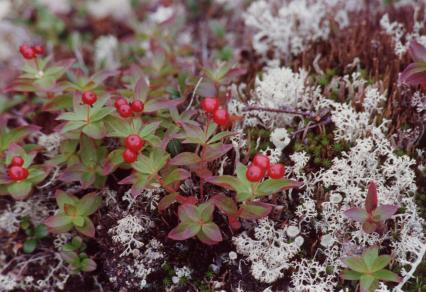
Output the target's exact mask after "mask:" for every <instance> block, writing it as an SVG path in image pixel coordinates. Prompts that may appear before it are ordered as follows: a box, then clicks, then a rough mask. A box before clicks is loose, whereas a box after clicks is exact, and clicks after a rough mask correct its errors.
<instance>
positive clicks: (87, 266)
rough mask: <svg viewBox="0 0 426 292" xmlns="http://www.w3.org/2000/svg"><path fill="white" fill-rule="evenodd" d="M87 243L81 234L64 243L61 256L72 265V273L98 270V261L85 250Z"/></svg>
mask: <svg viewBox="0 0 426 292" xmlns="http://www.w3.org/2000/svg"><path fill="white" fill-rule="evenodd" d="M85 249H86V244H85V243H84V242H83V239H81V237H79V236H75V237H73V238H72V240H71V242H68V243H66V244H64V246H63V247H62V251H61V257H62V258H63V259H64V261H66V262H67V263H68V264H69V265H70V270H71V273H74V274H75V273H80V272H92V271H94V270H96V263H95V261H94V260H92V259H91V258H89V257H88V256H87V254H86V253H84V252H83V251H84V250H85Z"/></svg>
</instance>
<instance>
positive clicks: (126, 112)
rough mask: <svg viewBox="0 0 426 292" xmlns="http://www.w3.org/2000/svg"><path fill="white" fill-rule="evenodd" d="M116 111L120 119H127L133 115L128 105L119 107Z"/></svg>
mask: <svg viewBox="0 0 426 292" xmlns="http://www.w3.org/2000/svg"><path fill="white" fill-rule="evenodd" d="M117 110H118V113H119V114H120V116H121V117H122V118H128V117H130V116H131V115H132V113H133V111H132V108H131V107H130V105H128V104H122V105H120V106H119V107H118V109H117Z"/></svg>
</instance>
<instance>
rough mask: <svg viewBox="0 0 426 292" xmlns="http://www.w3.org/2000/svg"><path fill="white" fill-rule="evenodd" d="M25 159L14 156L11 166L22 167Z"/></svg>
mask: <svg viewBox="0 0 426 292" xmlns="http://www.w3.org/2000/svg"><path fill="white" fill-rule="evenodd" d="M24 162H25V161H24V159H23V158H22V157H21V156H13V157H12V160H11V162H10V165H11V166H22V165H24Z"/></svg>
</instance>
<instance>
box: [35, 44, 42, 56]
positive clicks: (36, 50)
mask: <svg viewBox="0 0 426 292" xmlns="http://www.w3.org/2000/svg"><path fill="white" fill-rule="evenodd" d="M33 50H34V52H35V53H36V54H37V55H44V47H43V46H40V45H35V46H33Z"/></svg>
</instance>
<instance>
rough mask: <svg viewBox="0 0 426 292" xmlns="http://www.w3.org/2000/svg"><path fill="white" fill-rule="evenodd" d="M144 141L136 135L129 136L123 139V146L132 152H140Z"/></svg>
mask: <svg viewBox="0 0 426 292" xmlns="http://www.w3.org/2000/svg"><path fill="white" fill-rule="evenodd" d="M144 144H145V141H144V140H143V139H142V138H141V137H139V136H138V135H129V136H127V137H126V139H124V145H125V146H126V148H127V149H130V150H132V151H133V152H136V153H137V152H139V151H141V149H142V147H143V145H144Z"/></svg>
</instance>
